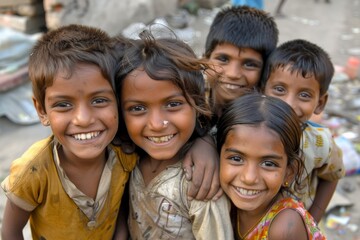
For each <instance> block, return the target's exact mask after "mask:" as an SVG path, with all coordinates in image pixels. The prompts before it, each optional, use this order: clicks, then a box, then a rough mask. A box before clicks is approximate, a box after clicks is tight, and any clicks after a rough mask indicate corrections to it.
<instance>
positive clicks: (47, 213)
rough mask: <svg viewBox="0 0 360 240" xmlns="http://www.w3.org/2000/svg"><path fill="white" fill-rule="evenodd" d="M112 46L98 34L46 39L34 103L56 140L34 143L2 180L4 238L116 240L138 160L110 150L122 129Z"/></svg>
mask: <svg viewBox="0 0 360 240" xmlns="http://www.w3.org/2000/svg"><path fill="white" fill-rule="evenodd" d="M114 46H115V44H114V42H113V40H112V38H111V37H109V36H108V34H106V33H105V32H103V31H101V30H100V29H96V28H92V27H86V26H81V25H69V26H65V27H61V28H59V29H56V30H53V31H51V32H49V33H47V34H45V35H44V36H43V37H42V38H41V39H40V40H39V41H38V42H37V43H36V45H35V47H34V49H33V52H32V53H31V55H30V60H29V75H30V79H31V81H32V86H33V94H34V97H33V101H34V105H35V108H36V111H37V113H38V115H39V118H40V120H41V123H42V124H43V125H44V126H50V127H51V130H52V136H50V137H48V138H46V139H44V140H41V141H39V142H37V143H35V144H34V145H32V146H31V147H30V148H29V149H28V150H27V151H26V152H25V153H24V154H23V155H22V156H21V157H20V158H18V159H17V160H15V161H14V162H13V164H12V166H11V170H10V175H9V176H8V177H7V178H6V179H5V180H4V181H3V182H2V184H1V186H2V188H3V189H4V191H5V193H6V195H7V197H8V201H7V203H6V207H5V212H4V219H3V226H2V234H1V235H2V238H3V239H20V238H22V230H23V228H24V226H25V224H26V222H27V221H28V219H29V218H30V226H31V233H32V237H33V239H63V238H68V239H79V238H82V239H90V238H92V239H111V238H112V236H113V233H114V231H115V227H116V220H117V216H118V212H119V208H120V203H121V198H122V195H123V193H124V188H125V183H126V182H127V180H128V178H129V174H130V171H131V170H132V169H133V168H134V167H135V164H136V159H137V156H136V155H135V154H131V155H128V154H125V153H123V152H122V151H121V149H120V147H116V146H114V145H112V144H111V142H112V140H113V139H114V136H115V134H116V132H117V129H118V109H117V100H116V96H115V93H114V90H113V86H114V85H113V82H114V76H115V72H114V71H115V69H116V58H115V55H114V53H115V52H116V51H115V48H114Z"/></svg>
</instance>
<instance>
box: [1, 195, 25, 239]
mask: <svg viewBox="0 0 360 240" xmlns="http://www.w3.org/2000/svg"><path fill="white" fill-rule="evenodd" d="M29 217H30V212H27V211H25V210H23V209H21V208H19V207H18V206H16V205H15V204H13V203H12V202H10V201H9V200H7V201H6V206H5V210H4V219H3V222H2V228H1V238H2V239H3V240H8V239H9V240H10V239H11V240H17V239H24V236H23V233H22V231H23V228H24V227H25V225H26V223H27V221H28V219H29Z"/></svg>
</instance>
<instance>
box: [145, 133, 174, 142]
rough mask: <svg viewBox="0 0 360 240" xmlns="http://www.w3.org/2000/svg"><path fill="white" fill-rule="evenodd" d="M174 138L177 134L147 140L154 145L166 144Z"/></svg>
mask: <svg viewBox="0 0 360 240" xmlns="http://www.w3.org/2000/svg"><path fill="white" fill-rule="evenodd" d="M174 136H175V134H171V135H166V136H161V137H147V139H149V140H150V141H152V142H154V143H166V142H169V141H170V140H171V139H172V138H173V137H174Z"/></svg>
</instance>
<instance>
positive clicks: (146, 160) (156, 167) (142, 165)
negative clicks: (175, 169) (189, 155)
mask: <svg viewBox="0 0 360 240" xmlns="http://www.w3.org/2000/svg"><path fill="white" fill-rule="evenodd" d="M179 161H180V159H179V158H178V157H177V156H175V157H174V158H172V159H166V160H160V159H153V158H151V157H150V156H145V157H143V158H141V159H140V162H139V169H140V171H141V173H142V175H143V179H144V182H145V184H146V185H147V184H148V183H149V182H150V181H151V180H152V179H154V178H155V177H156V176H157V175H158V174H159V173H160V172H162V171H163V170H165V169H166V168H167V167H168V166H170V165H173V164H175V163H177V162H179Z"/></svg>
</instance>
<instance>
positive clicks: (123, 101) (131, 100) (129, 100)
mask: <svg viewBox="0 0 360 240" xmlns="http://www.w3.org/2000/svg"><path fill="white" fill-rule="evenodd" d="M176 97H183V98H185V100H186V97H185V95H184V94H183V93H182V92H181V91H179V92H178V93H176V94H173V95H171V96H168V97H166V98H165V99H163V100H164V101H168V100H170V99H172V98H176ZM121 102H122V104H126V103H129V102H137V103H142V102H144V101H142V100H138V99H132V98H131V97H130V98H128V99H126V100H122V101H121Z"/></svg>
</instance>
